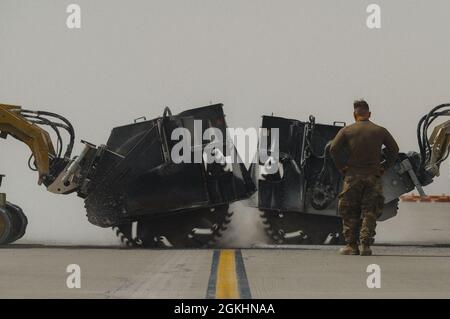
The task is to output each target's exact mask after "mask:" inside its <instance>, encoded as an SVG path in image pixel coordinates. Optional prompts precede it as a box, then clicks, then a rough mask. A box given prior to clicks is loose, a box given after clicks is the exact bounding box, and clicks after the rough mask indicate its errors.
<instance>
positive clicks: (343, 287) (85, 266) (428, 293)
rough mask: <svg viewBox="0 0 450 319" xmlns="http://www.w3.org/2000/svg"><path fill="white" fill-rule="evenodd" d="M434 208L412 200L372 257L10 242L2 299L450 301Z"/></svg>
mask: <svg viewBox="0 0 450 319" xmlns="http://www.w3.org/2000/svg"><path fill="white" fill-rule="evenodd" d="M426 205H429V204H418V205H413V204H409V206H408V205H403V206H402V207H401V210H400V214H399V216H397V217H396V218H395V219H393V220H391V221H388V222H385V223H381V224H380V227H379V243H380V244H379V246H376V247H374V253H375V255H376V256H371V257H362V256H340V255H338V254H337V252H336V250H337V249H338V247H336V246H289V247H288V246H278V247H277V246H265V245H262V246H259V248H256V249H217V250H215V249H204V250H192V249H191V250H179V249H174V250H140V249H120V248H114V247H113V248H105V247H103V248H102V247H57V246H53V247H48V246H39V245H25V244H16V245H9V246H4V247H1V248H0V297H1V298H239V297H247V298H248V297H251V298H314V297H319V298H347V297H355V298H394V297H395V298H419V297H424V298H449V297H450V245H449V244H450V209H449V207H450V204H442V205H434V206H426ZM413 208H414V209H413ZM405 209H407V210H408V213H405ZM402 211H403V213H402ZM69 264H77V265H79V266H80V268H81V277H80V278H81V288H79V289H77V288H74V289H69V288H68V287H67V285H66V279H67V277H68V276H69V274H68V273H67V272H66V268H67V266H68V265H69ZM370 264H377V265H379V266H380V269H381V288H379V289H378V288H375V289H369V288H368V287H367V284H366V280H367V277H368V276H369V273H367V272H366V270H367V266H368V265H370Z"/></svg>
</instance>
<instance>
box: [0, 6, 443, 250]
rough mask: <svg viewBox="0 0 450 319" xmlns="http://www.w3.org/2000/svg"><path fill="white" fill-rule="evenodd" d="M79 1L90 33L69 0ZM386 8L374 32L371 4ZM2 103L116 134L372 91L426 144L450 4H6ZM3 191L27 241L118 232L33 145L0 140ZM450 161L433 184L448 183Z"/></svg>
mask: <svg viewBox="0 0 450 319" xmlns="http://www.w3.org/2000/svg"><path fill="white" fill-rule="evenodd" d="M70 3H77V4H79V5H80V6H81V19H82V20H81V24H82V27H81V29H77V30H70V29H68V28H67V26H66V18H67V16H68V14H67V13H66V7H67V5H69V4H70ZM370 3H377V4H379V5H380V6H381V21H382V22H381V23H382V28H381V29H378V30H371V29H368V28H367V26H366V17H367V15H368V14H367V13H366V7H367V5H368V4H370ZM0 43H1V49H0V102H2V103H10V104H18V105H23V106H25V107H27V108H36V109H44V110H49V111H53V112H58V113H60V114H62V115H64V116H66V117H67V118H69V119H71V120H72V122H73V124H74V126H75V129H76V132H77V143H76V148H75V152H74V153H75V154H77V153H78V152H79V151H80V149H81V147H80V144H79V143H78V141H79V140H80V139H85V140H88V141H90V142H92V143H95V144H101V143H105V142H106V140H107V138H108V136H109V133H110V130H111V128H113V127H114V126H117V125H122V124H127V123H130V122H131V121H132V120H133V119H135V118H137V117H139V116H143V115H145V116H147V117H148V118H152V117H156V116H159V115H161V113H162V110H163V107H164V106H165V105H168V106H170V107H171V108H172V111H173V112H174V113H177V112H179V111H182V110H183V109H186V108H188V107H195V106H202V105H206V104H209V103H210V102H213V103H216V102H221V103H224V104H225V112H226V114H227V122H228V124H229V125H230V126H233V127H239V126H242V127H250V126H259V124H260V116H261V115H263V114H270V113H272V112H273V113H275V115H279V116H285V117H291V118H297V119H305V120H306V119H307V117H308V116H309V114H314V115H315V116H316V119H317V121H318V122H321V123H332V122H333V121H336V120H341V121H347V122H350V121H351V120H352V116H351V112H352V101H353V100H354V99H355V98H360V97H364V98H366V99H367V100H368V102H369V103H370V104H371V106H372V111H373V120H374V121H375V122H377V123H379V124H381V125H383V126H385V127H387V128H388V129H389V130H390V131H391V133H392V134H393V135H394V136H395V137H396V139H397V140H398V142H399V144H400V147H401V150H402V151H410V150H417V141H416V135H415V130H416V125H417V122H418V120H419V118H420V117H421V116H422V115H423V114H425V113H426V112H428V111H429V110H430V109H431V108H432V107H433V106H435V105H438V104H440V103H443V102H450V90H449V71H450V1H448V0H442V1H438V0H433V1H425V0H423V1H414V0H403V1H400V0H397V1H375V0H372V1H361V0H353V1H350V0H340V1H338V0H329V1H318V0H311V1H300V0H290V1H287V0H282V1H273V0H272V1H268V0H239V1H238V0H226V1H225V0H223V1H222V0H221V1H219V0H201V1H200V0H189V1H182V0H178V1H174V0H151V1H144V0H142V1H111V0H108V1H106V0H96V1H81V0H78V1H76V0H72V1H62V0H58V1H57V0H54V1H49V0H40V1H31V0H29V1H19V0H0ZM0 142H1V143H2V145H1V150H2V152H1V156H0V170H1V172H2V173H4V174H7V179H6V181H5V183H4V187H3V190H4V191H6V192H7V193H8V196H9V199H10V200H11V201H13V202H15V203H17V204H19V205H20V206H22V207H23V209H24V211H26V213H27V215H28V216H29V219H30V227H29V231H28V234H27V237H26V238H28V239H34V240H47V241H48V240H50V241H58V242H70V241H76V242H82V243H91V242H96V243H98V242H102V243H108V242H112V241H113V236H112V234H111V231H110V230H101V229H100V228H97V227H95V226H91V225H90V224H89V223H88V222H87V220H86V218H85V211H84V208H83V202H82V200H81V199H79V198H76V196H75V195H69V196H67V197H65V196H60V195H53V194H50V193H48V192H46V190H45V189H44V188H43V187H39V186H37V185H36V182H37V175H36V173H34V172H31V171H29V170H28V168H27V165H26V162H27V159H28V156H29V150H28V149H27V148H26V146H25V145H24V144H21V143H19V142H17V141H15V140H13V139H11V138H8V140H7V141H0ZM449 167H450V165H449V162H448V161H447V163H444V165H443V167H442V169H441V172H442V177H440V178H439V179H438V180H437V181H436V183H435V184H434V185H433V186H431V187H429V188H428V191H430V192H432V193H442V192H446V193H449V192H450V181H449V175H450V172H449V171H450V169H449Z"/></svg>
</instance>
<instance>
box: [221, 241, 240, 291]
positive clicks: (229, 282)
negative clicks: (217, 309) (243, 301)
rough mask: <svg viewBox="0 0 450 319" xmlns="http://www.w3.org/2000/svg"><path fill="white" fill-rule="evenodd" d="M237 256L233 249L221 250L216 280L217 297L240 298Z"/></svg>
mask: <svg viewBox="0 0 450 319" xmlns="http://www.w3.org/2000/svg"><path fill="white" fill-rule="evenodd" d="M235 256H236V254H235V251H234V250H233V249H225V250H221V251H220V256H219V264H218V267H217V282H216V298H218V299H237V298H239V290H238V280H237V275H236V257H235Z"/></svg>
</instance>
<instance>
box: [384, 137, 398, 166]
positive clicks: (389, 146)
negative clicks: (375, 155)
mask: <svg viewBox="0 0 450 319" xmlns="http://www.w3.org/2000/svg"><path fill="white" fill-rule="evenodd" d="M383 144H384V146H386V149H385V152H386V162H384V163H383V170H384V171H387V170H388V169H389V168H391V167H392V166H394V164H395V161H396V160H397V158H398V152H399V148H398V144H397V142H396V141H395V139H394V138H393V137H392V135H391V133H389V131H388V130H386V129H385V137H384V141H383Z"/></svg>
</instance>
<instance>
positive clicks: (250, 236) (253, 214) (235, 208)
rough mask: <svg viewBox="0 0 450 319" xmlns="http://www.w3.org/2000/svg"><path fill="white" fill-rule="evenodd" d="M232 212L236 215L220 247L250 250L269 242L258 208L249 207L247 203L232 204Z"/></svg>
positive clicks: (219, 244) (225, 232) (224, 234)
mask: <svg viewBox="0 0 450 319" xmlns="http://www.w3.org/2000/svg"><path fill="white" fill-rule="evenodd" d="M230 211H232V212H233V213H234V214H233V216H232V218H231V222H230V224H228V228H227V229H226V230H225V231H224V233H223V236H222V238H221V239H220V240H219V241H218V246H219V247H232V248H248V247H253V246H255V245H258V244H266V243H268V242H269V238H268V237H267V235H266V233H265V231H264V224H263V223H262V219H261V217H260V211H259V210H258V209H257V208H255V207H250V206H247V204H246V201H240V202H235V203H232V204H231V205H230Z"/></svg>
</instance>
